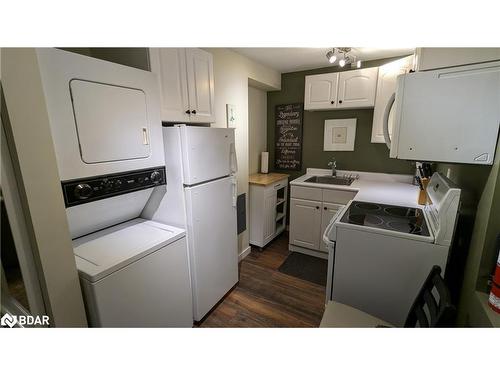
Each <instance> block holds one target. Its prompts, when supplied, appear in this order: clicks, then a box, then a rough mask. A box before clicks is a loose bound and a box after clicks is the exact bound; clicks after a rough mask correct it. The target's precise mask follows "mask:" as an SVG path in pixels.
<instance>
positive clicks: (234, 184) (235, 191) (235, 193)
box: [231, 176, 238, 207]
mask: <svg viewBox="0 0 500 375" xmlns="http://www.w3.org/2000/svg"><path fill="white" fill-rule="evenodd" d="M231 188H232V193H233V207H236V201H237V198H238V181H236V176H232V177H231Z"/></svg>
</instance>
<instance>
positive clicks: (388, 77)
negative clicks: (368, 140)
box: [372, 55, 414, 143]
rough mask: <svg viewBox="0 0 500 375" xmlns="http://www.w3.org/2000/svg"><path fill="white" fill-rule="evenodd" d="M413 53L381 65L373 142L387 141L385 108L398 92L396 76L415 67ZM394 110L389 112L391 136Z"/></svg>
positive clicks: (374, 114) (390, 134)
mask: <svg viewBox="0 0 500 375" xmlns="http://www.w3.org/2000/svg"><path fill="white" fill-rule="evenodd" d="M413 61H414V58H413V55H411V56H407V57H404V58H402V59H399V60H395V61H391V62H390V63H387V64H385V65H382V66H381V67H379V70H378V82H377V95H376V97H375V109H374V111H373V126H372V143H385V140H384V130H383V119H384V112H385V108H386V107H387V105H388V103H389V99H390V97H391V95H392V94H394V93H395V92H396V78H397V77H398V75H400V74H405V73H408V72H409V71H410V70H411V69H413ZM393 117H394V114H393V110H392V109H391V111H390V112H389V136H392V125H393Z"/></svg>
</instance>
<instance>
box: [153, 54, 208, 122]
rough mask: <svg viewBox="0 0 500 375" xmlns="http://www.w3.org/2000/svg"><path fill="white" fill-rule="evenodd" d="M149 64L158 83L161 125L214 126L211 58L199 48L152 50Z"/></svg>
mask: <svg viewBox="0 0 500 375" xmlns="http://www.w3.org/2000/svg"><path fill="white" fill-rule="evenodd" d="M150 60H151V71H152V72H154V73H156V74H157V75H158V79H159V86H160V94H161V119H162V121H166V122H204V123H210V122H215V114H214V74H213V58H212V54H210V53H209V52H206V51H203V50H200V49H196V48H188V49H186V48H151V49H150Z"/></svg>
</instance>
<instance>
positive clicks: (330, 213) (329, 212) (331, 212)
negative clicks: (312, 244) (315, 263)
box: [319, 203, 344, 253]
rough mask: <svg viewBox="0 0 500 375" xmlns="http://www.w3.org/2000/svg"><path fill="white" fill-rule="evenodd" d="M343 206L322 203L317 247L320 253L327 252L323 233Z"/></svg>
mask: <svg viewBox="0 0 500 375" xmlns="http://www.w3.org/2000/svg"><path fill="white" fill-rule="evenodd" d="M343 207H344V206H343V205H342V204H335V203H323V208H322V210H321V215H322V216H321V233H320V236H321V238H320V241H321V246H320V247H319V250H320V251H324V252H325V253H327V252H328V249H327V248H326V244H325V243H324V242H323V233H325V230H326V227H327V226H328V224H330V220H332V218H333V217H334V216H335V215H336V214H337V212H339V211H340V210H341V209H342V208H343Z"/></svg>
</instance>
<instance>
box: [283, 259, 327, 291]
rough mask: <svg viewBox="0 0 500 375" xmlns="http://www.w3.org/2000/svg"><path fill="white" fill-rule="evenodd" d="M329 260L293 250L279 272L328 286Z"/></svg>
mask: <svg viewBox="0 0 500 375" xmlns="http://www.w3.org/2000/svg"><path fill="white" fill-rule="evenodd" d="M327 267H328V261H327V260H326V259H321V258H316V257H313V256H310V255H306V254H302V253H297V252H293V253H291V254H290V255H289V256H288V257H287V258H286V259H285V261H284V262H283V264H282V265H281V266H280V268H278V271H279V272H282V273H285V274H287V275H290V276H294V277H297V278H299V279H302V280H306V281H310V282H311V283H314V284H318V285H323V286H326V273H327Z"/></svg>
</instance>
